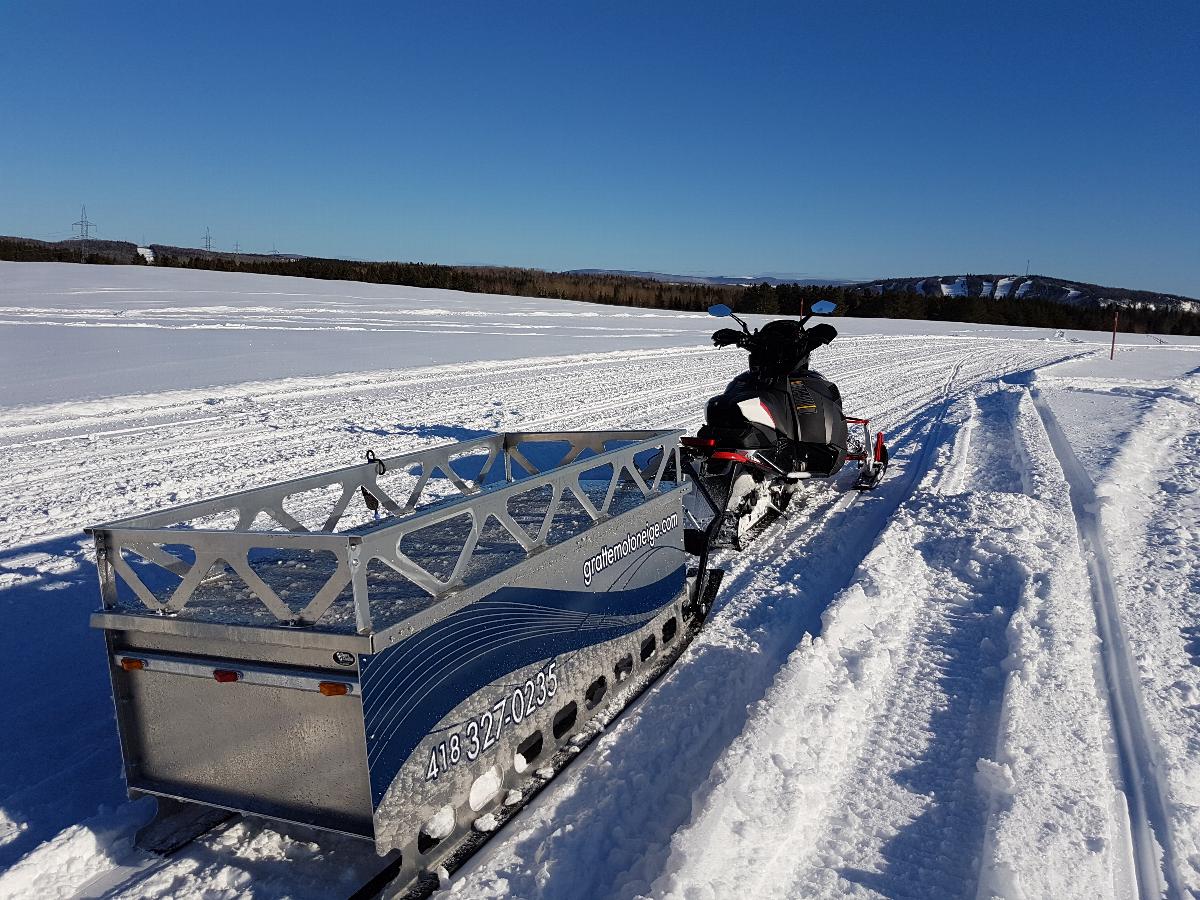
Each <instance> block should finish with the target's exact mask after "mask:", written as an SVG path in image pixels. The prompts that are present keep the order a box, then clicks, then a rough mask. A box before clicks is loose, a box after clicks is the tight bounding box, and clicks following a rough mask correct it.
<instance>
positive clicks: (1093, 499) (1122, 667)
mask: <svg viewBox="0 0 1200 900" xmlns="http://www.w3.org/2000/svg"><path fill="white" fill-rule="evenodd" d="M1032 396H1033V401H1034V405H1035V406H1036V407H1037V410H1038V413H1039V414H1040V415H1041V418H1042V422H1043V424H1044V425H1045V428H1046V433H1047V435H1048V436H1049V438H1050V445H1051V447H1052V448H1053V450H1054V454H1055V456H1057V457H1058V461H1059V464H1060V465H1061V466H1062V470H1063V474H1064V475H1065V476H1066V479H1067V483H1068V484H1069V485H1070V489H1071V507H1072V511H1073V513H1074V515H1075V521H1076V525H1077V527H1078V531H1079V540H1080V544H1081V546H1082V549H1083V552H1084V556H1085V559H1086V562H1087V570H1088V578H1089V581H1090V587H1091V593H1092V599H1093V603H1094V606H1095V609H1096V622H1097V626H1098V629H1099V632H1100V638H1101V641H1102V645H1101V659H1100V662H1101V669H1102V671H1103V673H1104V679H1105V683H1106V686H1107V688H1108V699H1109V712H1110V715H1111V717H1112V731H1113V739H1114V741H1115V744H1116V749H1117V754H1118V761H1119V766H1120V773H1121V780H1122V782H1123V786H1124V788H1125V792H1126V797H1127V799H1128V806H1127V811H1128V814H1129V825H1130V835H1131V838H1132V841H1133V848H1132V850H1133V860H1132V861H1133V865H1134V869H1135V872H1136V876H1137V884H1138V891H1139V895H1140V897H1141V898H1142V900H1157V898H1160V897H1164V896H1165V897H1168V898H1170V900H1176V898H1182V897H1183V896H1184V895H1183V893H1182V892H1181V890H1180V888H1179V885H1180V884H1181V883H1182V879H1181V878H1180V876H1179V873H1178V871H1177V869H1176V863H1175V857H1174V850H1173V848H1174V844H1173V842H1172V840H1171V835H1170V819H1169V817H1168V816H1167V813H1166V802H1165V799H1164V792H1163V789H1162V786H1161V785H1160V784H1159V782H1158V776H1157V773H1156V770H1155V764H1154V759H1153V757H1152V755H1151V751H1150V746H1151V745H1150V740H1149V737H1148V734H1147V725H1146V720H1145V715H1144V713H1143V711H1142V699H1141V693H1140V690H1139V687H1138V682H1139V678H1138V670H1137V663H1136V662H1135V660H1134V658H1133V655H1132V653H1131V652H1130V650H1129V644H1128V641H1127V639H1126V637H1125V633H1124V626H1123V624H1122V621H1121V612H1120V606H1119V604H1118V601H1117V596H1116V590H1117V588H1116V582H1115V580H1114V578H1113V576H1112V572H1111V571H1110V566H1109V561H1108V551H1107V549H1106V547H1105V542H1104V535H1103V531H1102V528H1101V525H1100V520H1099V516H1098V509H1099V500H1098V498H1097V496H1096V491H1095V486H1094V485H1093V483H1092V479H1091V478H1090V477H1089V475H1088V474H1087V471H1086V470H1085V469H1084V467H1083V465H1082V464H1081V463H1080V462H1079V460H1078V458H1077V457H1076V456H1075V451H1074V450H1073V449H1072V448H1071V444H1070V442H1069V441H1068V440H1067V436H1066V435H1065V434H1064V433H1063V430H1062V428H1061V426H1060V425H1059V424H1058V420H1057V419H1056V418H1055V416H1054V413H1053V411H1052V410H1051V409H1050V406H1049V404H1048V403H1047V402H1046V401H1045V399H1044V398H1042V397H1040V396H1039V394H1038V393H1037V391H1036V390H1034V391H1033V392H1032ZM1160 860H1161V865H1160Z"/></svg>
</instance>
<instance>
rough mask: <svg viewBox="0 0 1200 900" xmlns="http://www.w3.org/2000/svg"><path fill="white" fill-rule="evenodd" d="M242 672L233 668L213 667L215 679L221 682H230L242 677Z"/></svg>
mask: <svg viewBox="0 0 1200 900" xmlns="http://www.w3.org/2000/svg"><path fill="white" fill-rule="evenodd" d="M241 677H242V676H241V674H240V673H238V672H235V671H233V669H213V680H215V681H219V682H221V684H229V683H230V682H231V681H238V680H240V679H241Z"/></svg>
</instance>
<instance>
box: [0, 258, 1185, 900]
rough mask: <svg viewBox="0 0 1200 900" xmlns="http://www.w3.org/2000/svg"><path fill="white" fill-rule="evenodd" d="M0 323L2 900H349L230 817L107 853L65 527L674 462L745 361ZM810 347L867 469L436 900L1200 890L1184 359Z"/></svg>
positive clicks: (33, 269)
mask: <svg viewBox="0 0 1200 900" xmlns="http://www.w3.org/2000/svg"><path fill="white" fill-rule="evenodd" d="M1017 280H1019V279H1005V280H1004V281H1007V282H1008V285H1007V287H1004V281H1002V282H1001V283H1000V285H997V288H996V295H997V296H1006V295H1007V293H1008V292H1009V291H1011V289H1012V284H1013V282H1015V281H1017ZM1002 287H1004V293H1003V294H1002V293H1001V289H1002ZM431 311H436V312H431ZM118 312H120V313H122V314H121V315H117V313H118ZM0 319H2V320H3V324H0V351H2V352H0V370H2V372H0V374H2V375H3V376H4V377H5V378H6V385H7V388H6V393H5V394H4V396H3V398H2V399H0V447H3V453H4V459H5V463H6V464H5V466H4V467H3V470H0V486H2V488H3V492H4V497H5V501H4V504H3V506H2V507H0V634H3V635H4V637H3V638H0V642H2V643H0V647H3V649H4V650H5V651H6V652H5V653H4V654H3V657H2V658H3V660H4V662H3V664H2V665H3V666H4V667H5V668H4V675H5V676H6V683H9V684H26V683H29V684H32V685H34V686H35V689H34V690H31V691H29V692H27V693H17V694H12V695H10V697H9V699H8V701H7V715H8V719H7V720H8V721H10V722H11V723H13V726H12V727H11V729H10V739H9V740H8V741H6V742H5V743H4V744H3V745H0V898H3V897H18V896H29V895H31V894H36V895H37V896H48V897H67V896H99V895H108V896H131V897H133V896H136V897H144V898H155V897H178V898H201V897H206V898H207V897H239V896H246V895H250V894H253V895H254V896H257V897H271V898H274V897H326V896H347V895H349V894H351V893H353V891H354V889H355V887H356V886H357V885H358V884H361V883H362V881H363V880H364V879H365V878H367V877H370V875H371V874H373V873H374V872H375V871H376V870H377V867H378V864H379V863H378V860H377V858H376V857H375V854H374V850H373V848H371V847H370V846H369V845H366V844H363V843H361V842H358V841H355V840H353V839H350V838H346V837H339V836H333V835H329V834H323V833H320V832H316V831H313V830H312V829H305V828H300V827H295V826H283V825H280V824H278V823H268V822H263V821H257V820H252V819H244V818H234V819H232V820H230V821H229V822H228V823H226V824H225V825H223V826H221V827H220V828H218V829H216V830H214V831H212V832H210V833H208V834H206V835H205V836H203V837H202V838H201V839H199V840H198V841H196V842H194V843H193V844H191V845H189V846H188V847H186V848H185V849H184V850H183V851H181V852H180V853H178V854H176V855H175V856H172V857H171V858H169V859H166V860H160V859H156V858H154V857H150V856H148V855H147V854H144V853H142V852H140V851H137V850H135V849H133V848H132V839H133V834H134V832H135V831H136V828H137V827H138V826H139V825H140V824H141V823H142V822H144V821H145V819H146V817H147V816H148V815H149V804H150V801H146V800H143V801H139V802H138V803H128V802H127V801H126V799H125V795H124V790H123V785H122V780H121V769H120V755H119V750H118V747H117V742H116V735H115V730H114V723H113V719H112V707H111V699H110V697H109V688H108V683H107V677H106V672H105V661H104V649H103V644H102V641H101V639H100V637H99V635H98V633H96V632H94V631H92V630H90V629H89V628H88V627H87V616H88V613H89V612H90V611H91V610H92V609H93V608H94V607H95V606H96V603H97V596H96V587H95V573H94V569H93V566H92V560H91V557H90V554H91V550H90V547H89V545H88V542H87V540H86V539H85V537H84V536H83V535H82V534H81V533H80V528H81V526H83V525H86V524H91V523H93V522H96V521H102V520H109V519H113V518H117V517H120V516H123V515H128V514H132V513H135V512H139V511H144V510H148V509H152V508H156V507H161V506H165V505H168V504H171V503H178V502H182V501H185V500H190V499H196V498H200V497H204V496H209V495H212V494H214V493H224V492H228V491H233V490H238V489H242V488H247V487H251V486H254V485H259V484H262V483H264V482H267V481H273V480H280V479H283V478H288V477H295V476H296V475H299V474H304V473H308V472H313V471H319V470H322V469H328V468H333V467H335V466H338V465H344V464H346V462H348V461H350V460H354V459H359V458H361V455H362V453H363V452H364V451H365V449H366V448H367V447H374V448H375V449H377V450H380V451H387V452H389V453H391V452H401V451H403V450H406V449H415V448H417V447H419V446H424V445H427V444H431V443H441V442H444V441H447V440H455V439H460V438H463V437H469V436H473V435H476V434H479V433H482V432H485V431H497V430H505V429H541V428H545V429H555V428H560V429H570V428H605V427H632V428H638V427H656V426H658V427H661V426H671V427H681V428H690V427H694V426H695V425H696V424H697V422H698V419H699V417H700V416H701V415H702V410H703V402H702V401H703V399H704V398H705V397H707V396H709V395H711V394H713V393H715V392H716V391H718V390H720V388H721V387H722V386H723V384H724V383H725V382H726V381H728V379H729V378H730V377H732V375H734V374H735V373H736V372H737V371H738V370H739V367H740V365H741V363H742V362H743V359H744V357H742V356H741V355H740V354H737V353H735V352H733V351H722V350H716V349H713V348H712V347H711V345H709V344H708V342H707V335H708V333H710V332H711V331H712V329H713V327H714V324H715V323H714V322H713V320H712V319H710V318H708V317H705V316H698V315H687V314H672V313H666V312H655V311H647V310H636V309H630V310H624V309H618V308H613V307H590V306H588V305H586V304H573V303H566V302H562V301H553V300H529V299H524V298H510V297H483V296H479V295H467V294H458V293H454V292H446V291H421V290H417V289H410V288H394V287H388V286H371V285H359V284H348V283H335V282H316V281H306V280H304V279H279V278H270V277H265V276H263V277H259V276H246V275H226V274H220V273H205V272H189V271H180V270H169V269H156V268H151V267H99V266H70V265H57V264H33V263H27V264H7V263H6V264H0ZM836 324H837V327H838V328H839V330H840V331H841V332H842V334H841V336H840V337H839V339H838V340H837V341H835V342H834V343H833V344H832V345H831V346H829V347H828V348H825V349H823V350H822V351H821V352H820V353H819V354H818V362H817V364H818V365H819V367H820V368H821V370H822V371H823V372H825V373H826V374H827V375H828V376H829V377H831V378H833V379H834V380H835V381H837V382H838V384H839V386H840V387H841V390H842V392H843V394H844V396H845V397H846V398H847V411H848V412H849V413H855V412H862V413H869V414H871V416H872V417H873V419H874V420H875V421H876V422H878V424H879V425H880V427H882V428H883V429H884V430H885V431H886V432H887V434H888V441H889V446H890V448H891V451H892V454H893V463H892V467H891V469H890V470H889V473H888V476H887V478H886V479H885V480H884V481H883V483H882V484H881V485H880V487H879V489H878V490H877V491H875V492H872V493H870V494H866V495H858V494H854V493H849V492H846V491H845V490H844V488H845V486H846V485H845V483H844V482H845V481H846V480H847V479H849V478H852V477H853V473H852V472H850V471H847V472H846V473H844V475H845V477H843V478H841V479H840V482H841V483H839V484H836V485H834V484H813V485H812V487H811V489H810V490H808V491H807V493H808V497H807V502H806V503H804V504H803V505H801V506H800V507H799V508H798V509H796V510H794V511H793V512H792V514H791V515H790V516H789V518H788V519H786V520H785V521H782V522H780V523H778V524H777V525H776V526H773V528H772V529H771V530H770V531H769V532H768V533H766V534H765V535H764V536H763V538H762V540H761V542H760V543H759V544H758V545H756V546H755V547H753V548H751V549H750V550H749V551H747V552H746V553H743V554H741V555H732V554H724V555H722V556H721V557H720V558H718V559H717V560H716V561H715V562H716V563H717V564H719V565H721V566H722V567H724V568H726V569H727V570H728V575H727V577H726V579H725V583H724V585H723V587H722V590H721V594H720V596H719V598H718V601H717V605H716V608H715V609H714V610H713V612H712V613H711V616H710V621H709V623H708V624H707V625H706V627H705V628H704V630H703V631H702V632H701V633H700V634H699V636H698V637H697V638H696V640H695V641H694V642H693V644H692V646H691V647H690V648H689V649H688V650H687V651H686V652H685V654H684V655H683V657H682V658H681V659H680V660H679V661H678V662H677V663H676V664H675V666H674V667H673V668H672V669H671V670H670V671H669V672H668V673H667V674H666V675H665V676H664V677H663V679H662V680H660V681H659V682H658V683H657V684H656V685H655V686H654V687H653V688H652V689H651V690H649V691H648V692H647V693H645V694H644V695H643V696H642V697H641V698H640V699H639V700H638V701H637V703H636V704H635V705H634V706H633V707H632V708H631V709H630V710H628V711H627V713H626V714H625V715H624V716H622V717H621V718H619V719H618V720H616V721H615V722H613V723H612V724H611V725H610V726H609V727H608V728H606V729H605V730H604V732H603V733H602V734H600V735H599V736H598V737H597V739H596V740H595V741H594V742H593V743H592V744H591V745H589V746H588V747H586V748H585V749H583V750H582V752H580V753H579V755H578V758H577V759H576V760H575V761H574V762H573V763H572V765H570V766H569V767H568V768H566V769H565V770H564V771H563V772H562V774H561V775H560V776H559V777H558V778H557V779H556V780H555V781H554V782H553V783H552V784H551V785H550V786H549V787H547V788H546V789H545V790H544V791H542V792H541V793H540V794H539V795H538V796H537V797H536V798H535V800H534V801H533V802H532V803H531V804H530V805H529V806H528V807H527V808H525V809H524V810H522V811H521V812H520V813H519V814H518V815H516V816H514V817H513V818H512V819H510V820H508V821H507V822H506V823H505V824H504V825H503V826H502V827H499V828H498V824H499V819H498V818H497V817H496V816H494V815H492V814H487V815H484V816H481V817H479V818H478V819H476V820H474V823H473V824H474V827H475V828H476V829H477V830H480V831H492V830H496V833H495V836H494V837H493V838H492V840H491V841H490V842H489V843H488V844H487V845H486V846H485V848H484V849H483V850H482V851H481V852H480V853H479V854H477V855H476V856H475V857H474V858H473V859H472V860H471V861H470V862H469V863H468V865H467V866H466V867H465V868H464V869H463V870H461V871H459V872H457V873H455V875H454V878H453V880H452V881H451V880H449V879H446V878H443V879H442V883H443V887H444V890H445V893H446V895H447V896H451V897H501V896H519V897H529V898H557V897H562V898H567V897H571V898H574V897H640V896H654V897H671V896H678V897H688V898H693V897H695V898H703V897H723V896H730V895H743V894H744V895H749V896H767V897H773V896H778V897H784V896H816V897H841V896H880V895H883V896H903V895H908V896H923V897H962V896H972V895H976V896H980V897H990V896H1002V897H1013V898H1016V897H1040V896H1053V897H1074V896H1080V897H1082V896H1135V895H1137V893H1138V892H1139V891H1141V892H1142V893H1143V895H1145V894H1146V892H1149V893H1154V890H1155V885H1161V886H1165V887H1166V888H1167V889H1168V890H1169V891H1170V892H1171V893H1172V894H1173V895H1184V894H1185V893H1188V892H1192V893H1194V892H1197V891H1200V868H1198V866H1200V847H1198V846H1197V842H1198V841H1200V755H1198V753H1197V750H1196V748H1197V747H1200V718H1197V715H1196V709H1198V708H1200V676H1197V672H1200V669H1198V668H1197V666H1198V665H1200V651H1198V650H1197V647H1198V646H1200V631H1198V630H1197V628H1196V625H1195V623H1196V622H1197V621H1200V561H1198V560H1197V557H1196V552H1195V547H1196V546H1197V543H1198V542H1200V501H1198V500H1197V497H1198V496H1200V463H1198V462H1197V460H1200V413H1198V412H1197V410H1198V409H1200V383H1198V378H1197V376H1198V375H1200V342H1196V341H1186V340H1183V339H1174V338H1172V339H1171V344H1170V345H1167V346H1161V345H1158V344H1157V343H1156V342H1154V341H1153V339H1151V338H1149V337H1147V336H1140V337H1139V336H1126V335H1122V336H1121V339H1120V344H1119V351H1120V352H1118V354H1117V358H1116V359H1115V360H1113V361H1111V362H1110V361H1109V360H1108V358H1107V357H1108V341H1109V337H1108V336H1107V335H1104V334H1096V333H1085V332H1066V333H1065V334H1062V335H1061V336H1057V335H1055V333H1053V332H1050V331H1046V330H1044V329H1016V328H1008V329H1006V328H1003V327H999V326H995V327H989V326H973V325H962V324H955V323H925V322H893V321H889V320H842V319H839V320H838V321H837V323H836ZM244 340H245V341H247V342H246V343H243V341H244ZM118 350H119V351H121V352H120V354H118V353H117V351H118ZM118 361H119V364H118ZM1102 637H1104V638H1105V639H1104V640H1102ZM31 662H33V663H35V665H33V666H31V665H30V663H31ZM31 679H32V680H31ZM540 771H541V770H539V773H540ZM546 774H550V773H546ZM494 781H495V779H494V778H491V777H490V776H489V775H488V774H487V773H484V774H483V777H482V778H480V779H479V781H478V782H477V783H476V787H477V789H478V791H479V794H480V796H479V797H478V798H476V799H477V800H479V809H480V811H481V812H482V811H483V807H484V806H486V802H485V801H483V800H482V799H481V798H482V797H483V796H484V795H485V794H495V792H496V790H498V788H497V787H496V785H495V784H493V782H494ZM519 800H520V797H519V796H517V797H513V796H511V794H506V795H505V796H504V797H503V802H504V803H505V804H506V805H507V804H513V803H517V802H519ZM447 812H448V813H449V815H448V816H447ZM429 814H430V819H429V821H428V823H427V825H426V829H427V830H429V829H432V830H433V831H435V832H438V833H443V832H446V833H448V832H447V829H452V828H453V826H454V811H453V810H452V809H449V808H447V809H445V810H441V811H435V810H430V811H429ZM581 873H586V878H581Z"/></svg>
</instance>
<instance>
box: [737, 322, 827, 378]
mask: <svg viewBox="0 0 1200 900" xmlns="http://www.w3.org/2000/svg"><path fill="white" fill-rule="evenodd" d="M749 347H750V368H751V369H752V370H753V371H755V372H758V373H760V374H762V375H766V376H768V377H772V376H779V375H790V374H791V373H792V372H799V371H803V370H805V369H807V368H808V358H809V355H810V354H811V352H812V349H813V348H812V346H811V342H810V341H809V340H808V336H807V333H806V332H805V330H804V328H803V327H802V326H801V325H800V323H799V322H797V321H795V320H793V319H779V320H778V321H775V322H768V323H767V324H766V325H764V326H763V327H762V328H760V329H759V330H758V332H757V333H756V334H755V335H754V337H753V339H752V340H751V341H750V342H749Z"/></svg>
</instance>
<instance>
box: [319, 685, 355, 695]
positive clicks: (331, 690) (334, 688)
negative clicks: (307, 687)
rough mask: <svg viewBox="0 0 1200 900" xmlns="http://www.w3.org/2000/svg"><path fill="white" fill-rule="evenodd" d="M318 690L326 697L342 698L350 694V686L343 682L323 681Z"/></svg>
mask: <svg viewBox="0 0 1200 900" xmlns="http://www.w3.org/2000/svg"><path fill="white" fill-rule="evenodd" d="M317 690H318V691H320V692H321V693H322V694H324V695H325V696H326V697H342V696H345V695H346V694H348V693H350V685H348V684H346V683H345V682H342V681H322V682H321V683H320V684H319V685H317Z"/></svg>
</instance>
